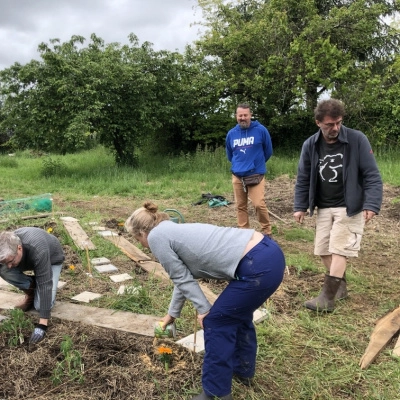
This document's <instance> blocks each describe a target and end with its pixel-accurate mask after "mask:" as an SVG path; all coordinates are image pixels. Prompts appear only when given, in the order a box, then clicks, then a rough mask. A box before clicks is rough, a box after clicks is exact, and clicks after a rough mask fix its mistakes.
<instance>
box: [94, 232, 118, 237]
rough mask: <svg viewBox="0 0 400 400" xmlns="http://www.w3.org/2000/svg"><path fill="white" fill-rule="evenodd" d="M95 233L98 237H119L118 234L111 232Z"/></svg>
mask: <svg viewBox="0 0 400 400" xmlns="http://www.w3.org/2000/svg"><path fill="white" fill-rule="evenodd" d="M97 233H98V234H99V235H100V236H119V235H118V233H115V232H111V231H98V232H97Z"/></svg>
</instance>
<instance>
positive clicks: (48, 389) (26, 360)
mask: <svg viewBox="0 0 400 400" xmlns="http://www.w3.org/2000/svg"><path fill="white" fill-rule="evenodd" d="M293 187H294V180H292V179H289V178H288V177H280V178H277V179H275V180H273V181H269V182H268V186H267V189H266V198H267V202H268V206H269V208H270V211H271V212H272V213H273V214H274V215H276V216H277V217H279V219H277V218H274V217H273V216H272V217H271V221H272V223H273V225H274V238H275V239H276V240H277V242H278V243H279V244H280V245H281V246H282V248H283V250H284V251H285V252H288V253H289V252H290V254H296V253H298V254H304V253H305V254H312V249H313V244H312V242H310V241H306V240H301V239H300V240H288V239H287V235H286V233H287V232H288V231H290V229H292V228H300V227H299V226H298V225H296V224H295V223H294V222H293V218H292V214H293V213H292V205H293ZM200 195H201V193H199V197H200ZM399 197H400V188H397V187H389V186H385V187H384V203H383V207H382V211H381V214H380V215H379V216H378V217H376V218H375V219H374V220H373V221H372V222H371V223H370V224H368V225H367V227H366V230H365V235H364V237H363V242H362V251H361V253H360V256H359V258H358V259H355V260H352V261H351V263H350V264H349V270H350V271H351V273H352V274H354V275H355V276H356V275H358V274H359V275H363V276H364V277H367V278H368V279H369V284H370V287H369V288H368V290H366V291H365V292H363V293H352V291H351V286H350V299H349V300H348V301H347V307H351V308H352V310H353V311H354V312H357V313H359V314H360V318H362V319H363V321H364V323H370V325H371V327H372V326H373V322H374V321H375V320H376V318H377V316H379V312H380V308H379V302H380V301H382V299H384V301H386V302H387V303H390V300H391V299H392V300H393V304H394V305H396V306H397V304H396V301H397V294H398V293H396V292H393V287H392V286H390V285H383V284H382V280H383V279H382V277H386V279H390V278H391V277H392V276H393V275H398V273H399V269H400V267H399V264H398V262H397V260H398V256H399V253H400V250H399V239H398V238H399V229H400V228H399V221H400V219H399V218H400V202H398V201H397V199H399ZM193 200H195V199H193ZM55 201H56V203H57V205H58V209H61V210H62V208H63V200H62V199H55ZM171 204H174V201H173V199H171ZM140 205H141V202H139V203H138V200H137V199H136V200H135V199H122V200H120V201H118V202H116V201H115V199H110V201H109V202H108V201H107V200H105V201H101V204H94V203H93V202H79V203H76V204H74V206H76V208H77V209H79V210H80V211H81V213H82V215H84V213H85V212H93V210H94V209H95V208H96V210H97V211H98V212H99V213H100V214H101V215H107V216H108V217H107V218H105V219H103V220H102V224H103V225H104V226H107V227H108V228H110V229H115V230H119V231H120V234H121V235H124V236H125V235H126V234H125V233H124V232H123V230H122V229H121V226H120V225H118V224H119V223H120V222H121V221H124V220H125V219H126V218H127V217H128V216H129V215H130V213H131V212H132V211H133V209H135V208H136V207H138V206H140ZM179 210H180V212H182V213H183V215H185V219H186V222H208V223H213V224H217V225H224V226H233V225H234V224H235V210H234V205H230V206H229V207H220V208H217V209H210V208H209V207H208V206H207V205H206V204H204V205H199V206H192V205H191V204H188V205H187V206H186V207H185V206H183V207H180V209H179ZM77 217H78V218H79V216H77ZM252 219H253V221H254V222H253V223H254V227H255V228H258V225H257V223H256V222H255V218H254V215H253V216H252ZM34 224H36V226H41V227H43V228H45V229H47V228H49V227H53V228H54V231H57V225H60V226H61V222H59V221H58V220H56V222H54V221H52V220H51V219H48V220H47V219H44V220H35V221H34ZM26 225H29V223H27V224H26ZM32 225H33V223H32ZM313 226H314V219H313V218H309V217H307V219H306V222H305V223H304V225H303V227H302V228H301V229H307V228H308V229H310V230H312V229H313ZM8 228H10V229H15V228H16V226H9V227H8ZM88 233H89V232H88ZM126 237H127V238H129V236H127V235H126ZM129 239H130V238H129ZM64 249H65V252H66V256H67V259H66V262H65V268H64V270H63V273H62V276H61V280H63V281H67V285H66V287H64V288H63V289H62V290H60V291H59V293H58V295H57V296H58V297H57V298H58V300H60V301H71V300H70V298H71V296H72V295H75V294H77V293H80V292H82V291H85V290H90V291H92V292H97V293H103V294H104V293H105V294H106V293H107V292H109V291H111V290H112V288H113V287H114V286H113V285H114V284H113V282H111V281H108V280H105V279H103V280H100V279H98V280H97V279H95V280H93V282H92V285H91V287H90V289H88V280H87V276H86V274H85V272H84V269H83V267H82V260H81V259H80V256H79V254H78V253H77V252H76V251H75V250H74V248H73V247H72V246H71V247H69V246H65V247H64ZM111 262H112V263H113V264H114V265H116V266H117V267H118V269H119V273H125V272H128V273H129V272H130V271H132V270H133V269H135V270H136V271H137V273H138V274H139V275H140V273H141V272H140V267H139V266H137V265H135V263H134V262H133V261H130V260H127V258H126V257H125V256H124V255H122V253H121V256H116V257H114V258H112V259H111ZM69 265H74V266H75V268H76V270H75V275H74V279H71V275H70V274H69V272H68V266H69ZM138 274H137V275H138ZM142 275H143V279H146V274H145V273H142ZM322 281H323V273H322V269H321V273H315V272H310V271H300V273H299V272H298V266H295V265H288V273H286V274H285V278H284V281H283V283H282V285H281V287H280V288H279V289H278V291H277V292H276V293H275V294H274V295H273V297H272V298H271V302H272V303H273V306H274V312H275V313H277V314H278V315H282V316H290V315H294V314H295V313H297V312H298V310H299V309H300V308H301V307H302V302H303V299H304V297H308V296H309V295H310V294H315V292H316V291H318V289H319V288H320V287H321V283H322ZM208 284H210V286H212V289H213V290H221V288H222V287H223V286H221V285H219V286H218V285H214V286H213V284H212V283H210V282H209V283H208ZM24 334H25V339H26V341H25V343H23V344H21V345H19V346H17V347H10V346H9V345H8V343H7V341H8V336H7V335H6V334H5V333H0V365H1V366H2V370H3V374H2V375H1V378H0V399H3V398H4V399H10V400H11V399H12V400H14V399H93V400H95V399H121V400H126V399H140V400H142V399H143V400H146V399H152V400H158V399H160V400H161V399H167V398H168V394H169V395H170V397H169V398H170V399H189V398H191V395H193V394H195V393H196V392H197V391H196V389H198V388H199V387H200V386H201V379H200V378H201V364H202V356H201V355H198V354H194V353H192V352H191V351H189V350H187V349H185V348H182V347H180V346H178V345H176V344H175V343H173V342H168V343H165V345H166V346H168V347H170V348H171V349H172V351H173V353H172V354H173V355H172V364H171V367H170V368H169V370H168V371H166V370H165V368H164V365H163V364H162V362H161V361H160V359H159V354H158V353H157V349H156V347H155V346H154V345H153V339H152V338H148V337H144V336H138V335H133V334H128V333H123V332H119V331H114V330H108V329H104V328H94V327H92V326H86V325H83V324H78V323H73V322H68V321H61V320H58V319H56V318H53V319H52V321H51V327H50V328H49V330H48V334H47V338H46V340H45V341H44V342H42V343H41V344H39V345H38V346H35V347H34V348H29V347H28V344H27V341H28V340H27V339H28V338H29V334H30V331H26V332H24ZM65 335H69V336H70V337H71V338H72V340H73V343H74V349H75V350H77V351H79V352H80V354H81V355H82V358H83V360H84V365H85V369H84V379H85V381H84V383H83V384H82V383H79V382H77V381H74V380H68V379H64V381H63V383H62V384H60V385H58V386H54V385H53V384H52V382H51V379H50V378H51V375H52V373H53V371H54V369H55V367H56V365H57V362H60V361H62V359H63V357H62V355H61V353H60V343H61V342H62V340H63V338H64V336H65ZM162 344H163V343H162V342H161V343H160V342H159V343H158V345H162ZM254 390H255V392H254V396H255V397H254V398H258V397H257V389H254ZM271 390H274V388H273V386H271ZM240 391H242V389H240V387H239V388H238V390H237V391H236V393H239V392H240ZM239 398H242V397H240V395H239ZM243 398H244V397H243ZM259 398H260V399H262V397H259ZM272 398H274V397H271V399H272ZM275 398H278V397H275Z"/></svg>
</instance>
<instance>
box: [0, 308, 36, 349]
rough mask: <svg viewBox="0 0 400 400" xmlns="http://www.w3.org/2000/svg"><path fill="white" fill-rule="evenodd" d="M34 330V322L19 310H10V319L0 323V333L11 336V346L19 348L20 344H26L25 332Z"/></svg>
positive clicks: (9, 339) (9, 343)
mask: <svg viewBox="0 0 400 400" xmlns="http://www.w3.org/2000/svg"><path fill="white" fill-rule="evenodd" d="M32 329H33V323H32V321H31V320H30V319H28V318H27V317H26V315H25V314H24V312H23V311H22V310H20V309H18V308H15V309H12V310H10V311H9V318H7V319H5V320H4V321H3V322H1V323H0V333H2V332H5V333H6V334H8V335H10V337H9V338H8V345H9V346H18V344H22V343H24V331H26V330H30V331H31V330H32Z"/></svg>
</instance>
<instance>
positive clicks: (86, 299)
mask: <svg viewBox="0 0 400 400" xmlns="http://www.w3.org/2000/svg"><path fill="white" fill-rule="evenodd" d="M99 297H101V294H99V293H93V292H82V293H79V294H78V295H77V296H74V297H72V300H76V301H81V302H83V303H90V301H91V300H95V299H98V298H99Z"/></svg>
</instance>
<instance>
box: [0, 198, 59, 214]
mask: <svg viewBox="0 0 400 400" xmlns="http://www.w3.org/2000/svg"><path fill="white" fill-rule="evenodd" d="M52 209H53V199H52V197H51V193H45V194H41V195H38V196H31V197H25V198H22V199H13V200H5V201H0V215H5V214H19V213H32V212H51V211H52Z"/></svg>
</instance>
